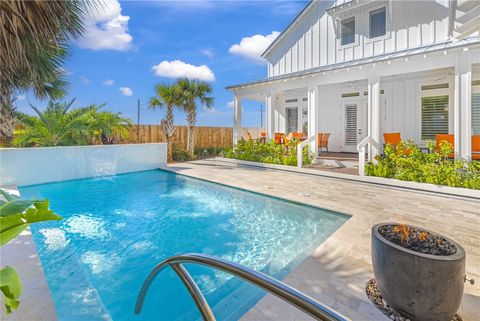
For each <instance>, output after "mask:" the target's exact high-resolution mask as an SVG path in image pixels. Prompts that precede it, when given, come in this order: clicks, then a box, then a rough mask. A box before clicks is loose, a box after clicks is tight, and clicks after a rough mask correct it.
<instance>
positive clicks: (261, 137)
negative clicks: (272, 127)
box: [260, 132, 267, 143]
mask: <svg viewBox="0 0 480 321" xmlns="http://www.w3.org/2000/svg"><path fill="white" fill-rule="evenodd" d="M260 141H261V142H262V143H265V142H266V141H267V133H266V132H261V133H260Z"/></svg>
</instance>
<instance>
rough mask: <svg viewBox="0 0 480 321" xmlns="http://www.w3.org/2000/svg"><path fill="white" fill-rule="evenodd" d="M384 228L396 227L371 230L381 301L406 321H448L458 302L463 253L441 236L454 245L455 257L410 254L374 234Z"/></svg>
mask: <svg viewBox="0 0 480 321" xmlns="http://www.w3.org/2000/svg"><path fill="white" fill-rule="evenodd" d="M384 225H398V224H397V223H382V224H377V225H375V226H373V227H372V265H373V271H374V275H375V279H376V281H377V286H378V289H379V290H380V293H381V294H382V296H383V298H384V300H385V301H386V302H387V304H388V305H390V306H391V307H392V308H393V309H394V310H396V311H397V312H399V313H400V314H402V315H403V316H405V317H408V318H409V319H410V320H416V321H449V320H451V319H452V318H453V316H454V315H455V313H456V312H457V310H458V308H459V307H460V303H461V301H462V295H463V283H464V277H465V250H464V249H463V248H462V247H461V246H460V245H459V244H458V243H456V242H454V241H453V240H451V239H449V238H446V237H444V236H443V235H442V237H444V238H445V239H446V240H447V241H449V242H451V243H452V244H454V245H455V246H456V248H457V251H456V253H455V254H452V255H448V256H439V255H430V254H423V253H419V252H416V251H412V250H409V249H406V248H404V247H402V246H400V245H396V244H394V243H392V242H390V241H389V240H387V239H385V238H384V237H383V236H382V235H381V234H380V232H379V231H378V229H379V228H380V227H381V226H384ZM410 227H411V228H414V229H417V230H421V231H427V232H429V233H431V234H432V235H439V234H437V233H434V232H430V231H428V230H425V229H423V228H418V227H416V226H411V225H410Z"/></svg>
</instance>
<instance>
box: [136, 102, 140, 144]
mask: <svg viewBox="0 0 480 321" xmlns="http://www.w3.org/2000/svg"><path fill="white" fill-rule="evenodd" d="M139 140H140V99H138V100H137V144H138V141H139Z"/></svg>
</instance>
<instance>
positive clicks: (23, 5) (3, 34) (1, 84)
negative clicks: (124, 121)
mask: <svg viewBox="0 0 480 321" xmlns="http://www.w3.org/2000/svg"><path fill="white" fill-rule="evenodd" d="M102 2H103V1H102V0H69V1H43V0H2V1H0V48H2V50H0V61H1V64H2V67H1V72H0V112H1V116H2V117H1V118H0V139H1V140H2V141H5V142H7V143H8V142H9V141H10V140H11V139H12V137H13V126H12V124H13V122H14V116H15V113H14V112H13V111H12V109H13V106H12V104H11V101H12V96H13V94H14V92H17V91H19V92H27V91H29V90H32V92H33V94H34V95H35V96H36V97H37V98H39V99H44V98H46V97H49V98H51V99H59V98H63V97H64V96H65V93H66V86H67V82H66V80H65V78H64V74H65V72H64V69H63V68H62V65H63V63H64V62H65V59H66V58H67V56H68V51H69V44H70V42H71V40H72V39H74V38H78V37H80V36H81V34H82V33H83V31H84V29H83V19H84V17H85V16H86V15H87V14H88V13H91V12H92V11H93V10H97V9H98V8H99V7H101V6H102Z"/></svg>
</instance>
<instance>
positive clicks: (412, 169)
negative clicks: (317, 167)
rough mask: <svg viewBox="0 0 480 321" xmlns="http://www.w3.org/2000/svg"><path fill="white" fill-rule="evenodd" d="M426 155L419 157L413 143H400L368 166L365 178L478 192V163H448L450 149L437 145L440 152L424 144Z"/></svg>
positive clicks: (479, 169)
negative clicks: (419, 183)
mask: <svg viewBox="0 0 480 321" xmlns="http://www.w3.org/2000/svg"><path fill="white" fill-rule="evenodd" d="M427 146H428V148H429V150H430V153H422V152H421V150H420V149H418V147H417V146H416V145H415V144H414V143H413V141H406V142H400V143H399V144H398V145H397V146H396V147H394V146H392V145H387V146H386V147H385V149H384V155H382V156H378V157H377V158H376V161H377V162H376V163H368V164H366V166H365V173H366V174H367V175H369V176H379V177H385V178H395V179H400V180H404V181H414V182H421V183H430V184H437V185H448V186H452V187H465V188H472V189H480V162H478V161H471V162H467V161H464V160H452V159H449V155H451V153H452V152H453V146H452V145H451V144H450V143H448V142H441V143H440V149H439V150H437V149H436V148H435V143H433V142H428V143H427Z"/></svg>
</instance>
